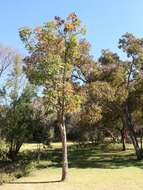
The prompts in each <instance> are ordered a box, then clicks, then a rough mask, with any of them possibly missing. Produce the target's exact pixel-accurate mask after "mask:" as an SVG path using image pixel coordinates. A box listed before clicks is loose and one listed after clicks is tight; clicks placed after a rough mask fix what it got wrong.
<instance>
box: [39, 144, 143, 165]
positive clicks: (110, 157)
mask: <svg viewBox="0 0 143 190" xmlns="http://www.w3.org/2000/svg"><path fill="white" fill-rule="evenodd" d="M68 157H69V167H70V168H104V169H106V168H107V169H118V168H124V167H133V166H134V167H139V168H141V169H143V161H138V160H137V159H136V156H135V154H134V151H133V150H130V149H128V150H127V151H121V149H117V150H115V149H108V148H107V147H106V146H105V147H104V146H98V147H85V148H80V149H77V148H75V146H74V145H72V146H70V147H69V151H68ZM47 160H48V161H49V163H48V161H47ZM42 161H47V162H42ZM61 162H62V152H61V149H49V150H47V151H44V152H41V162H40V163H39V164H37V165H36V168H37V169H44V168H48V167H56V168H57V167H61Z"/></svg>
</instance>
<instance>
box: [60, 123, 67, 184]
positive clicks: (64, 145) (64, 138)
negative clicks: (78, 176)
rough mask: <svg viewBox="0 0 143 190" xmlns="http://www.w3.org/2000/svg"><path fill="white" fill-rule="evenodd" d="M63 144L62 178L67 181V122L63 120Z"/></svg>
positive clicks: (61, 127)
mask: <svg viewBox="0 0 143 190" xmlns="http://www.w3.org/2000/svg"><path fill="white" fill-rule="evenodd" d="M60 133H61V142H62V178H61V181H65V180H66V179H67V177H68V154H67V137H66V127H65V121H64V119H63V121H62V123H61V124H60Z"/></svg>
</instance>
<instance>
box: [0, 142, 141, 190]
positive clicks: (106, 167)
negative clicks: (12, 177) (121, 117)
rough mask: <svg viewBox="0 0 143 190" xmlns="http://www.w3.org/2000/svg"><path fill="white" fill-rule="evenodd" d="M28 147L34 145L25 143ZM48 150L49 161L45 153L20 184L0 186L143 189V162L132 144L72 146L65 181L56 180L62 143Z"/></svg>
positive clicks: (15, 189) (20, 189) (14, 189)
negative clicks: (67, 174) (125, 146)
mask: <svg viewBox="0 0 143 190" xmlns="http://www.w3.org/2000/svg"><path fill="white" fill-rule="evenodd" d="M118 146H119V145H118ZM32 147H33V149H34V148H35V145H32ZM117 148H118V150H116V149H117ZM25 149H31V146H29V145H28V147H27V145H25V147H23V150H25ZM101 149H102V151H101ZM47 152H48V154H47V157H48V161H47V159H45V157H44V155H42V160H41V161H40V164H37V165H35V167H36V170H35V169H34V170H33V172H32V173H31V174H30V175H29V176H28V177H23V178H20V179H18V180H17V181H16V182H18V183H19V184H7V185H4V186H1V187H0V190H90V189H91V190H121V189H123V190H143V162H142V161H136V159H135V156H134V154H133V150H132V147H129V149H128V150H127V151H126V152H122V151H121V150H120V147H115V146H113V147H110V148H109V147H108V148H107V147H106V148H105V147H98V148H96V149H95V148H94V149H93V148H89V147H88V148H84V149H80V150H77V149H73V148H70V150H69V160H70V164H69V165H70V175H69V180H68V181H67V182H64V183H59V182H54V181H57V180H59V179H60V173H61V168H60V164H59V161H60V158H61V152H60V150H59V144H58V145H56V147H54V150H48V151H47ZM21 182H24V183H21ZM25 182H28V183H25ZM29 182H36V183H29ZM37 182H47V183H37Z"/></svg>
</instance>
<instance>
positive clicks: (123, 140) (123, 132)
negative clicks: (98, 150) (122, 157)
mask: <svg viewBox="0 0 143 190" xmlns="http://www.w3.org/2000/svg"><path fill="white" fill-rule="evenodd" d="M122 123H123V127H122V129H121V130H120V133H121V143H122V150H123V151H125V150H126V144H125V140H126V139H125V125H124V122H123V121H122Z"/></svg>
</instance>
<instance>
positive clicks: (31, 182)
mask: <svg viewBox="0 0 143 190" xmlns="http://www.w3.org/2000/svg"><path fill="white" fill-rule="evenodd" d="M59 182H61V180H57V181H26V182H23V181H21V182H8V183H7V184H18V185H19V184H44V183H59Z"/></svg>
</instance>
